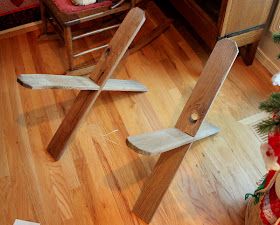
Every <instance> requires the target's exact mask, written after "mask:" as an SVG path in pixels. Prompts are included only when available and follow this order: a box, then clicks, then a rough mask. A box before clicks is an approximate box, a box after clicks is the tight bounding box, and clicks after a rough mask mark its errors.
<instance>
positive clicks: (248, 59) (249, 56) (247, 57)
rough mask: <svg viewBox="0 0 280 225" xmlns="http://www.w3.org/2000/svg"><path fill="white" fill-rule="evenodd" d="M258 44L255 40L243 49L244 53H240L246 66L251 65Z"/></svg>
mask: <svg viewBox="0 0 280 225" xmlns="http://www.w3.org/2000/svg"><path fill="white" fill-rule="evenodd" d="M258 44H259V41H256V42H254V43H252V44H249V45H247V46H246V51H245V54H244V55H242V58H243V60H244V62H245V64H246V65H247V66H250V65H252V63H253V61H254V59H255V55H256V52H257V49H258Z"/></svg>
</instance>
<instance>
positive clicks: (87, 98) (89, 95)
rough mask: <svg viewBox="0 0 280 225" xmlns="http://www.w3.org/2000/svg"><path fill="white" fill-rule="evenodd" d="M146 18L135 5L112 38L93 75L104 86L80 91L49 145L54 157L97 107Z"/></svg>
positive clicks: (58, 156) (57, 156)
mask: <svg viewBox="0 0 280 225" xmlns="http://www.w3.org/2000/svg"><path fill="white" fill-rule="evenodd" d="M144 21H145V15H144V12H143V11H142V10H141V9H139V8H135V9H133V10H131V11H130V12H129V13H128V15H127V16H126V18H125V19H124V21H123V22H122V24H121V25H120V27H119V29H118V30H117V32H116V33H115V35H114V37H113V38H112V40H111V41H110V43H109V46H108V48H107V49H106V50H105V51H104V53H103V54H102V56H101V58H100V60H99V61H98V63H97V65H96V66H95V67H94V71H93V72H92V73H91V75H90V78H91V79H93V80H94V81H95V83H96V84H97V85H98V86H100V89H99V90H98V91H81V92H80V93H79V94H78V96H77V98H76V99H75V101H74V103H73V106H72V107H71V109H70V110H69V112H68V113H67V115H66V116H65V118H64V120H63V121H62V123H61V125H60V126H59V128H58V130H57V131H56V133H55V135H54V137H53V138H52V140H51V141H50V143H49V145H48V148H47V149H48V152H49V153H50V154H51V156H52V157H53V158H54V159H56V160H58V159H59V158H60V156H61V155H62V153H63V150H64V149H65V147H66V145H67V143H68V141H69V139H70V137H71V136H72V134H73V133H74V131H75V130H76V128H77V127H78V125H79V123H80V122H81V120H82V118H83V117H84V116H85V115H86V114H87V113H88V112H89V110H90V108H91V107H92V106H93V104H94V102H95V101H96V99H97V97H98V96H99V94H100V93H101V91H102V89H103V87H104V85H105V83H106V81H107V80H108V78H109V77H110V76H111V75H112V73H113V72H114V70H115V69H116V67H117V65H118V64H119V62H120V60H121V59H122V57H123V55H124V54H125V52H126V50H127V49H128V47H129V45H130V44H131V42H132V41H133V39H134V37H135V36H136V34H137V33H138V31H139V30H140V28H141V26H142V25H143V23H144Z"/></svg>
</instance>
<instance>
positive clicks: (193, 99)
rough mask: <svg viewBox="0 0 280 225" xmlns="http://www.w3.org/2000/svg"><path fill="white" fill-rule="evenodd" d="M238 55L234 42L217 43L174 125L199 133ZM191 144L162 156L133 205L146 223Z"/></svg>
mask: <svg viewBox="0 0 280 225" xmlns="http://www.w3.org/2000/svg"><path fill="white" fill-rule="evenodd" d="M237 54H238V47H237V45H236V43H235V42H234V41H231V40H229V39H223V40H221V41H218V42H217V44H216V46H215V48H214V50H213V51H212V53H211V55H210V57H209V59H208V61H207V63H206V65H205V67H204V69H203V71H202V73H201V74H200V77H199V80H198V81H197V84H196V85H195V87H194V89H193V91H192V94H191V96H190V97H189V100H188V101H187V103H186V104H185V106H184V108H183V111H182V113H181V115H180V116H179V119H178V120H177V123H176V125H175V128H177V129H180V130H181V131H183V132H186V133H187V134H189V135H190V136H192V137H194V136H195V135H196V134H197V132H198V130H199V128H200V126H201V124H202V122H203V121H204V119H205V117H206V114H207V112H208V111H209V108H210V106H211V105H212V103H213V100H214V99H215V97H216V96H217V94H218V92H219V90H220V88H221V86H222V84H223V82H224V80H225V79H226V77H227V75H228V73H229V71H230V69H231V67H232V65H233V63H234V61H235V59H236V57H237ZM194 117H195V118H194ZM191 118H192V119H191ZM193 119H195V120H193ZM191 145H192V143H190V144H187V145H185V146H182V147H178V148H176V149H173V150H172V151H168V152H164V153H162V154H161V155H160V157H159V159H158V161H157V163H156V165H155V167H154V169H153V171H152V173H151V175H150V176H149V177H148V178H147V180H146V181H145V183H144V186H143V189H142V191H141V193H140V195H139V197H138V199H137V201H136V203H135V205H134V208H133V212H134V213H135V214H136V215H137V216H139V217H140V218H141V219H142V220H143V221H145V222H146V223H149V222H150V221H151V220H152V218H153V216H154V214H155V212H156V210H157V208H158V206H159V204H160V202H161V200H162V198H163V196H164V194H165V192H166V191H167V189H168V187H169V185H170V183H171V181H172V180H173V178H174V176H175V174H176V171H177V170H178V168H179V166H180V164H181V162H182V160H183V158H184V156H185V153H186V152H187V150H188V149H190V147H191Z"/></svg>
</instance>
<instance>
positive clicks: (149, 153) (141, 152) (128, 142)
mask: <svg viewBox="0 0 280 225" xmlns="http://www.w3.org/2000/svg"><path fill="white" fill-rule="evenodd" d="M204 123H206V124H208V125H209V126H212V127H213V128H216V131H215V132H213V133H211V134H209V135H207V136H205V137H202V138H201V137H200V138H198V139H195V137H194V139H195V140H193V141H192V142H189V143H185V144H181V145H178V146H177V147H176V148H174V149H170V150H167V151H161V152H154V153H151V152H149V151H146V150H144V149H141V148H139V147H137V146H136V145H135V144H133V142H131V141H130V140H129V137H132V136H128V137H127V138H126V144H127V146H128V147H129V148H131V149H132V150H133V151H135V152H136V153H138V154H141V155H147V156H152V155H158V154H161V153H164V152H169V151H172V150H175V149H177V148H180V147H182V146H184V145H188V144H190V143H193V142H196V141H200V140H202V139H205V138H207V137H210V136H213V135H215V134H217V133H219V132H220V130H221V129H220V128H219V127H217V126H215V125H213V124H211V123H208V122H204ZM167 129H168V128H167ZM175 129H177V128H175ZM162 130H166V129H162ZM178 130H179V129H178ZM157 131H160V130H157ZM157 131H155V132H157ZM148 133H153V132H147V134H148ZM182 133H183V132H182ZM142 134H144V133H142ZM139 135H141V134H139ZM186 135H188V134H186ZM135 136H137V135H135ZM188 136H189V135H188Z"/></svg>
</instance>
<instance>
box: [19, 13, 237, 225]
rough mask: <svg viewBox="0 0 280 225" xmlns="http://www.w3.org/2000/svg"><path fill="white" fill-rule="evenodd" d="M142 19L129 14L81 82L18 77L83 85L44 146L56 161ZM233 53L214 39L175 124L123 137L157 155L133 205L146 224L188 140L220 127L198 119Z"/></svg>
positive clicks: (30, 83)
mask: <svg viewBox="0 0 280 225" xmlns="http://www.w3.org/2000/svg"><path fill="white" fill-rule="evenodd" d="M144 21H145V16H144V12H143V11H142V10H140V9H139V8H135V9H132V10H131V11H130V12H129V14H128V15H127V17H126V18H125V19H124V21H123V23H122V24H121V26H120V27H119V29H118V30H117V32H116V33H115V35H114V37H113V39H112V40H111V42H110V43H109V46H108V47H107V48H106V50H105V52H104V53H103V55H102V57H101V59H100V61H99V62H98V64H97V65H96V67H95V69H94V72H93V73H92V74H91V75H90V77H89V78H86V77H78V78H79V79H83V80H82V81H80V80H77V77H73V76H52V78H51V79H50V80H49V79H48V80H47V81H46V80H45V79H46V75H20V76H19V77H18V82H19V83H20V84H22V85H24V86H25V87H31V88H51V87H53V88H61V87H66V88H77V89H82V91H80V93H79V94H78V96H77V97H76V100H75V102H74V103H73V106H72V107H71V109H70V110H69V112H68V113H67V114H66V116H65V118H64V120H63V121H62V123H61V125H60V127H59V128H58V130H57V132H56V133H55V135H54V137H53V138H52V140H51V142H50V144H49V146H48V148H47V150H48V152H49V153H50V154H51V155H52V156H53V158H54V159H56V160H58V159H59V157H60V156H61V155H62V153H63V151H64V149H65V147H66V146H67V143H69V140H70V137H71V136H72V135H73V133H74V131H75V130H77V127H78V125H79V124H80V122H81V121H82V118H83V117H85V115H86V114H87V113H88V112H89V110H90V108H91V107H92V106H93V104H94V102H95V101H96V99H97V97H98V95H99V94H100V93H101V91H102V90H114V89H116V87H115V86H114V85H111V86H113V88H112V87H111V88H108V87H106V86H107V85H108V81H107V80H108V78H109V77H110V76H111V75H112V73H113V71H114V69H115V68H116V66H117V65H118V63H119V62H120V60H121V58H122V57H123V56H124V54H125V52H126V50H127V49H128V46H129V45H130V43H131V42H132V40H133V38H134V37H135V35H136V34H137V32H138V31H139V29H140V28H141V26H142V24H143V23H144ZM237 54H238V48H237V45H236V43H235V42H234V41H231V40H229V39H223V40H221V41H219V42H218V43H217V44H216V46H215V48H214V50H213V52H212V54H211V55H210V57H209V59H208V62H207V64H206V66H205V68H204V69H203V71H202V73H201V76H200V78H199V80H198V82H197V84H196V86H195V88H194V90H193V92H192V95H191V96H190V98H189V100H188V101H187V103H186V105H185V107H184V109H183V111H182V113H181V115H180V117H179V119H178V121H177V123H176V125H175V128H168V129H164V130H161V131H156V132H152V133H146V134H141V135H137V136H131V137H128V138H127V143H128V144H129V145H130V146H132V147H133V148H134V149H136V150H137V151H138V152H140V153H144V154H155V153H161V155H160V158H159V160H158V162H157V163H156V165H155V168H154V169H153V171H152V174H151V175H150V176H149V177H148V178H147V180H146V182H145V184H144V188H143V190H142V192H141V194H140V196H139V198H138V200H137V202H136V204H135V206H134V209H133V212H134V213H135V214H136V215H138V216H139V217H140V218H141V219H142V220H144V221H145V222H147V223H148V222H150V221H151V219H152V217H153V215H154V213H155V211H156V209H157V208H158V205H159V204H160V201H161V199H162V197H163V195H164V193H165V192H166V190H167V188H168V186H169V184H170V183H171V181H172V178H173V177H174V175H175V173H176V171H177V169H178V167H179V165H180V163H181V162H182V160H183V158H184V156H185V153H186V151H187V150H188V149H189V148H190V147H191V145H192V143H193V142H194V141H197V140H199V139H202V138H205V137H208V136H210V135H213V134H215V133H217V132H218V131H219V128H217V127H215V126H213V125H210V124H208V123H203V121H204V119H205V116H206V114H207V112H208V110H209V108H210V106H211V104H212V102H213V100H214V98H215V96H216V95H217V93H218V91H219V89H220V87H221V86H222V84H223V81H224V80H225V78H226V77H227V75H228V73H229V70H230V68H231V66H232V64H233V62H234V60H235V58H236V56H237ZM54 77H55V78H58V79H55V78H54ZM65 77H66V78H65ZM93 80H94V81H95V83H93ZM42 81H44V82H45V83H42ZM64 82H67V83H64ZM78 82H80V83H78ZM83 82H85V83H83ZM61 83H63V84H61ZM112 83H114V82H112ZM88 86H90V88H88ZM108 86H110V85H108ZM136 86H137V87H138V90H139V89H141V88H142V87H141V86H140V88H139V86H138V84H137V85H136ZM134 88H135V86H134ZM85 89H86V90H85Z"/></svg>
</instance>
